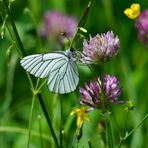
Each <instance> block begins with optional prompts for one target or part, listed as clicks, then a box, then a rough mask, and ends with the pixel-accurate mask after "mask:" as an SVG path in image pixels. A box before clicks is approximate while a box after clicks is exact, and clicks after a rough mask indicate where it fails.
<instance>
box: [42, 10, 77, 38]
mask: <svg viewBox="0 0 148 148" xmlns="http://www.w3.org/2000/svg"><path fill="white" fill-rule="evenodd" d="M76 28H77V21H76V19H75V18H74V17H71V16H66V15H64V14H63V13H61V12H58V11H47V12H45V14H44V26H43V29H42V31H41V33H42V35H43V36H44V37H49V38H51V39H57V38H60V40H63V38H62V36H60V33H62V32H65V33H66V36H67V37H69V38H71V37H72V36H73V35H74V33H75V31H76Z"/></svg>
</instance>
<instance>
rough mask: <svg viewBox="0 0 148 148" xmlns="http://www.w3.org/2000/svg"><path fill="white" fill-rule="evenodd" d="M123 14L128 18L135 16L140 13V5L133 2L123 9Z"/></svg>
mask: <svg viewBox="0 0 148 148" xmlns="http://www.w3.org/2000/svg"><path fill="white" fill-rule="evenodd" d="M124 14H125V15H126V16H127V17H129V18H130V19H135V18H137V17H138V16H139V14H140V5H139V4H134V3H133V4H132V5H131V7H130V8H127V9H125V10H124Z"/></svg>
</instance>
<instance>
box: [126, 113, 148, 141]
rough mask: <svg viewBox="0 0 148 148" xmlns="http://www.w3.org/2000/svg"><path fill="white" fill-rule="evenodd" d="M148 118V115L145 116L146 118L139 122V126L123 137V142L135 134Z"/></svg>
mask: <svg viewBox="0 0 148 148" xmlns="http://www.w3.org/2000/svg"><path fill="white" fill-rule="evenodd" d="M147 118H148V113H147V114H146V115H145V116H144V118H143V119H142V120H141V121H140V122H139V124H138V125H137V126H136V127H135V128H134V129H133V130H132V131H130V132H129V133H128V134H127V135H126V136H125V137H123V140H126V139H127V138H128V137H129V136H130V135H131V134H132V133H133V132H135V131H136V130H137V129H138V128H139V127H140V126H141V125H142V124H143V122H144V121H145V120H146V119H147Z"/></svg>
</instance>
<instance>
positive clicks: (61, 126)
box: [60, 96, 63, 148]
mask: <svg viewBox="0 0 148 148" xmlns="http://www.w3.org/2000/svg"><path fill="white" fill-rule="evenodd" d="M60 108H61V124H60V147H61V148H62V147H63V101H62V96H60Z"/></svg>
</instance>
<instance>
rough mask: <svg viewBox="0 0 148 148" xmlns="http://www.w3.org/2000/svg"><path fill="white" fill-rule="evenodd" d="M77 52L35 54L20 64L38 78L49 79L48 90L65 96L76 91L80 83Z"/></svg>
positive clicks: (69, 50) (72, 50)
mask: <svg viewBox="0 0 148 148" xmlns="http://www.w3.org/2000/svg"><path fill="white" fill-rule="evenodd" d="M76 61H77V58H76V51H75V50H74V49H72V48H70V49H68V50H66V51H59V52H51V53H45V54H34V55H29V56H26V57H24V58H23V59H22V60H21V61H20V64H21V66H22V67H23V68H24V69H25V70H26V71H27V72H29V73H30V74H32V75H34V76H35V77H38V78H48V81H47V86H48V89H49V90H50V91H51V92H53V93H58V94H65V93H70V92H72V91H74V90H75V89H76V87H77V85H78V83H79V73H78V68H77V64H76Z"/></svg>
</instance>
